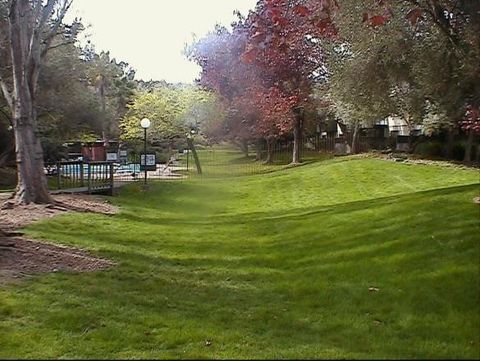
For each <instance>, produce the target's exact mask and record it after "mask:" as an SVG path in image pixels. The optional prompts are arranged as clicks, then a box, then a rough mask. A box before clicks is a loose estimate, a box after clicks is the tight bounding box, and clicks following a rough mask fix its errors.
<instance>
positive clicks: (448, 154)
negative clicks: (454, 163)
mask: <svg viewBox="0 0 480 361" xmlns="http://www.w3.org/2000/svg"><path fill="white" fill-rule="evenodd" d="M454 141H455V134H454V132H453V127H449V128H448V129H447V144H446V150H445V158H447V159H452V158H453V143H454Z"/></svg>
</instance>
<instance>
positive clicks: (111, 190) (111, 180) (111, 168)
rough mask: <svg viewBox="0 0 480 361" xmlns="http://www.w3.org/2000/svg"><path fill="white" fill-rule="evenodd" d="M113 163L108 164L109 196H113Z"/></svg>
mask: <svg viewBox="0 0 480 361" xmlns="http://www.w3.org/2000/svg"><path fill="white" fill-rule="evenodd" d="M113 185H114V184H113V163H112V162H110V195H111V196H113Z"/></svg>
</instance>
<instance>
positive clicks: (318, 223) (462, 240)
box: [0, 158, 480, 359]
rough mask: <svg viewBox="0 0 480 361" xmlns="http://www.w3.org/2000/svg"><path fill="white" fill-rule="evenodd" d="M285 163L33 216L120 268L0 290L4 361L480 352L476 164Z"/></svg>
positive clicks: (53, 236) (47, 235)
mask: <svg viewBox="0 0 480 361" xmlns="http://www.w3.org/2000/svg"><path fill="white" fill-rule="evenodd" d="M283 168H284V167H283V166H282V165H278V168H277V170H276V171H275V169H273V168H272V169H270V172H269V173H267V174H263V175H248V176H237V177H224V178H213V177H206V178H196V179H192V180H190V181H184V182H164V183H154V184H152V186H151V188H150V190H149V191H148V192H142V191H141V190H140V188H139V186H137V185H132V186H129V187H128V188H125V189H124V190H123V192H122V194H121V196H120V197H118V198H115V199H113V200H112V201H113V202H114V203H117V204H119V205H121V207H122V212H121V213H120V214H118V215H116V216H113V217H112V216H110V217H108V216H99V215H91V214H71V215H66V216H61V217H57V218H55V219H52V220H49V221H44V222H41V223H38V224H36V225H34V226H31V227H29V228H28V230H27V231H28V233H29V234H30V235H31V236H34V237H38V238H41V239H46V240H49V241H51V242H55V243H62V244H65V245H73V246H77V247H82V248H85V249H88V250H90V251H92V252H94V253H96V254H98V255H101V256H103V257H108V258H110V259H113V260H114V261H116V262H118V266H117V267H116V268H114V269H111V270H109V271H106V272H97V273H90V274H71V273H55V274H49V275H41V276H36V277H33V278H30V279H28V280H26V281H24V282H22V283H21V284H19V285H11V286H7V287H4V288H3V289H0V358H16V357H19V358H190V359H191V358H223V359H224V358H242V359H251V358H254V359H258V358H263V359H264V358H270V359H278V358H295V359H302V358H315V359H319V358H362V359H368V358H375V359H381V358H402V359H404V358H437V359H438V358H479V357H480V299H479V295H480V269H479V267H480V266H479V262H480V242H479V241H480V236H479V235H480V229H479V228H480V227H479V215H480V207H479V206H478V205H476V204H474V203H473V201H472V200H473V198H474V197H475V196H478V195H479V187H480V183H479V174H478V172H477V171H473V170H472V171H468V170H459V169H451V168H442V167H436V166H421V165H405V164H397V163H393V162H386V161H382V160H376V159H348V158H344V159H331V160H325V161H323V162H317V163H311V164H308V165H305V166H302V167H299V168H295V169H283ZM217 174H220V172H219V173H217ZM241 174H242V172H241V171H239V172H238V174H237V175H241ZM370 287H375V288H377V289H378V291H373V292H370V291H369V288H370ZM207 340H208V341H209V342H208V345H207V343H206V341H207ZM210 343H211V344H210Z"/></svg>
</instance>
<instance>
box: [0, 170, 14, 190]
mask: <svg viewBox="0 0 480 361" xmlns="http://www.w3.org/2000/svg"><path fill="white" fill-rule="evenodd" d="M16 185H17V172H16V171H15V169H13V168H0V189H12V188H15V187H16Z"/></svg>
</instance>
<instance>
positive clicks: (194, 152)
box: [187, 137, 202, 174]
mask: <svg viewBox="0 0 480 361" xmlns="http://www.w3.org/2000/svg"><path fill="white" fill-rule="evenodd" d="M187 143H188V147H189V148H190V150H191V151H192V154H193V159H194V160H195V165H196V167H197V173H198V174H202V167H201V166H200V159H198V154H197V150H196V149H195V145H194V144H193V139H192V138H189V137H187Z"/></svg>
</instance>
